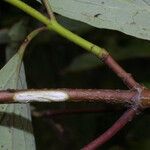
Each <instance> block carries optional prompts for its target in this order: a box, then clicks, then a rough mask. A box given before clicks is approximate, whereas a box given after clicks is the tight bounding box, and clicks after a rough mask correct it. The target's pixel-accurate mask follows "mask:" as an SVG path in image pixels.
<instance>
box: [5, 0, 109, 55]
mask: <svg viewBox="0 0 150 150" xmlns="http://www.w3.org/2000/svg"><path fill="white" fill-rule="evenodd" d="M4 1H6V2H8V3H10V4H12V5H14V6H16V7H18V8H19V9H21V10H23V11H24V12H26V13H28V14H29V15H31V16H32V17H34V18H36V19H37V20H39V21H40V22H42V23H44V24H45V25H46V26H47V27H48V29H52V30H54V31H55V32H57V33H58V34H60V35H61V36H63V37H65V38H67V39H68V40H70V41H72V42H74V43H75V44H77V45H79V46H80V47H82V48H84V49H85V50H88V51H90V52H92V53H93V54H95V55H97V56H98V57H102V56H103V55H106V54H107V51H105V50H104V49H103V48H100V47H98V46H97V45H94V44H93V43H91V42H89V41H87V40H85V39H83V38H81V37H80V36H78V35H76V34H74V33H72V32H70V31H69V30H67V29H66V28H64V27H62V26H61V25H60V24H59V23H57V21H56V20H53V19H52V20H49V19H48V18H47V17H45V16H44V15H42V14H41V13H40V12H38V11H37V10H35V9H34V8H32V7H30V6H28V5H27V4H25V3H24V2H22V1H20V0H4Z"/></svg>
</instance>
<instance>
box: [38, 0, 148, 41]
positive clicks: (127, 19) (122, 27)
mask: <svg viewBox="0 0 150 150" xmlns="http://www.w3.org/2000/svg"><path fill="white" fill-rule="evenodd" d="M37 1H39V2H40V0H37ZM49 2H50V4H51V7H52V9H53V11H54V12H56V13H59V14H60V15H63V16H66V17H68V18H71V19H75V20H79V21H82V22H85V23H87V24H90V25H92V26H95V27H98V28H106V29H113V30H118V31H121V32H123V33H126V34H129V35H132V36H135V37H138V38H142V39H148V40H150V2H149V0H107V1H105V0H93V1H91V0H49Z"/></svg>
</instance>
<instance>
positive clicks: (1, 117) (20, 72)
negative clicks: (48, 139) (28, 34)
mask: <svg viewBox="0 0 150 150" xmlns="http://www.w3.org/2000/svg"><path fill="white" fill-rule="evenodd" d="M23 52H24V49H21V50H20V51H18V52H17V53H16V54H15V55H14V56H13V57H12V58H11V59H10V61H9V62H8V63H7V64H6V65H5V66H4V67H3V68H2V69H1V70H0V90H6V89H25V88H26V87H27V85H26V80H25V73H24V66H23V63H22V57H23ZM0 133H1V136H0V149H2V150H3V149H4V150H7V149H8V150H19V149H21V150H28V149H29V150H34V149H35V142H34V136H33V132H32V124H31V112H30V106H29V105H28V104H1V105H0Z"/></svg>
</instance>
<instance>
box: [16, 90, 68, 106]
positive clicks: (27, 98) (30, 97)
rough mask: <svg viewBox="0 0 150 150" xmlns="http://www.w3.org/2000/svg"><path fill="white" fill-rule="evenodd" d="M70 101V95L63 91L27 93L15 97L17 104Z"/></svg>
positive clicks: (20, 93)
mask: <svg viewBox="0 0 150 150" xmlns="http://www.w3.org/2000/svg"><path fill="white" fill-rule="evenodd" d="M68 99H69V95H68V94H67V93H65V92H62V91H26V92H18V93H16V94H15V95H14V100H15V101H16V102H23V103H27V102H36V101H37V102H61V101H66V100H68Z"/></svg>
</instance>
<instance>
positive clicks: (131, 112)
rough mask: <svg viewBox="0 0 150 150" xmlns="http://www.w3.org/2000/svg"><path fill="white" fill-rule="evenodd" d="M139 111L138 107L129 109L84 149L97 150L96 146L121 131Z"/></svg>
mask: <svg viewBox="0 0 150 150" xmlns="http://www.w3.org/2000/svg"><path fill="white" fill-rule="evenodd" d="M137 111H138V110H137V108H136V109H135V108H134V109H133V108H130V109H128V110H127V111H126V112H125V113H124V114H123V115H122V116H121V117H120V118H119V119H118V120H117V121H116V122H115V123H114V124H113V125H112V126H111V127H110V128H109V129H108V130H107V131H105V132H104V133H103V134H102V135H100V137H98V138H97V139H95V140H94V141H92V142H91V143H89V144H88V145H86V146H85V147H83V148H82V150H95V149H96V148H98V147H100V146H102V145H103V144H104V143H105V142H107V141H108V140H109V139H110V138H112V137H113V136H114V135H115V134H116V133H117V132H118V131H120V130H121V129H122V128H123V127H124V126H125V125H126V124H127V123H128V122H129V121H132V119H133V117H134V116H135V115H136V113H137Z"/></svg>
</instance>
